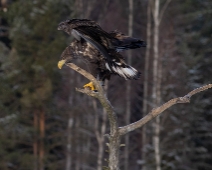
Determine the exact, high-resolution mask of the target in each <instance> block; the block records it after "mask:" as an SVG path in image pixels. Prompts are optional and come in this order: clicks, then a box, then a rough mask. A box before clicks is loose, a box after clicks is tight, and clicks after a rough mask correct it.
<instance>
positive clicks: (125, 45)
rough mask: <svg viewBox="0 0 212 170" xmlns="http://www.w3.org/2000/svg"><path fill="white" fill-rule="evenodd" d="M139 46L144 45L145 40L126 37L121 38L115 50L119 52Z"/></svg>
mask: <svg viewBox="0 0 212 170" xmlns="http://www.w3.org/2000/svg"><path fill="white" fill-rule="evenodd" d="M140 47H146V42H145V41H142V40H139V39H136V38H131V37H128V38H126V39H124V40H122V42H121V43H120V45H119V46H116V47H115V48H116V51H117V52H120V51H123V50H129V49H136V48H140Z"/></svg>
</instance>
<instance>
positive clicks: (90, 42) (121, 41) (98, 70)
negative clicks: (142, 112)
mask: <svg viewBox="0 0 212 170" xmlns="http://www.w3.org/2000/svg"><path fill="white" fill-rule="evenodd" d="M58 30H63V31H65V32H66V33H68V34H69V35H72V36H74V37H75V39H76V40H74V41H73V42H72V43H71V44H70V45H69V46H68V47H67V48H66V49H65V50H64V52H63V53H62V55H61V58H60V61H59V63H58V67H59V68H61V67H62V65H63V64H64V63H68V62H73V61H74V59H76V58H80V59H83V60H84V61H86V63H88V65H89V68H90V69H89V70H90V73H91V74H93V75H94V76H95V77H96V78H98V79H99V80H100V81H104V80H105V79H109V78H110V76H111V75H112V74H118V75H119V76H121V77H123V78H125V79H126V80H127V79H138V78H139V76H140V72H138V71H137V70H136V69H135V68H133V67H132V66H129V65H127V64H126V62H125V61H124V58H123V56H122V55H121V54H120V53H119V52H120V51H123V50H127V49H135V48H140V47H145V46H146V43H145V42H144V41H142V40H139V39H137V38H132V37H129V36H126V35H124V34H122V33H121V32H118V31H113V32H110V33H108V32H106V31H104V30H103V29H102V28H101V27H100V26H99V25H98V24H97V23H96V22H95V21H91V20H88V19H72V20H66V21H64V22H61V23H60V24H59V25H58Z"/></svg>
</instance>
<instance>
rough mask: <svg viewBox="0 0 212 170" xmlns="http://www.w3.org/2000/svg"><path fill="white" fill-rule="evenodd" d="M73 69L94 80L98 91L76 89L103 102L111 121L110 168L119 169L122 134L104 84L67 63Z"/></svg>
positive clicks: (111, 169)
mask: <svg viewBox="0 0 212 170" xmlns="http://www.w3.org/2000/svg"><path fill="white" fill-rule="evenodd" d="M66 65H67V66H68V67H70V68H71V69H73V70H75V71H77V72H78V73H80V74H82V75H83V76H84V77H86V78H87V79H89V80H90V81H91V82H93V84H94V86H95V87H96V89H97V92H94V91H91V90H88V89H78V88H77V89H76V90H77V91H79V92H81V93H84V94H87V95H89V96H92V97H95V98H97V99H99V101H100V103H101V104H102V106H103V108H105V110H106V111H107V114H108V119H109V123H110V135H109V146H108V147H109V153H110V155H109V160H108V161H109V168H110V170H118V169H119V147H120V135H119V131H118V124H117V117H116V114H115V112H114V109H113V107H112V105H111V104H110V102H109V100H108V99H107V97H106V95H105V93H104V90H103V88H102V86H101V85H100V84H99V82H98V81H97V80H96V79H95V78H94V77H93V76H92V75H91V74H89V73H88V72H86V71H85V70H83V69H81V68H80V67H78V66H76V65H75V64H73V63H68V64H66Z"/></svg>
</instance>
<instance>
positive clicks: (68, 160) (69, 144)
mask: <svg viewBox="0 0 212 170" xmlns="http://www.w3.org/2000/svg"><path fill="white" fill-rule="evenodd" d="M70 74H71V75H70V77H74V74H75V73H74V71H73V70H71V71H70ZM73 82H74V79H70V86H73ZM71 89H72V90H70V94H69V105H70V106H73V100H74V99H73V88H71ZM73 121H74V120H73V117H72V112H69V113H68V127H67V145H66V149H67V150H66V168H65V169H66V170H71V164H72V160H71V150H72V142H71V139H72V135H71V134H72V133H71V132H72V128H73Z"/></svg>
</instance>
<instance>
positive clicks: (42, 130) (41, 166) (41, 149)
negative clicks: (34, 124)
mask: <svg viewBox="0 0 212 170" xmlns="http://www.w3.org/2000/svg"><path fill="white" fill-rule="evenodd" d="M39 125H40V138H39V139H40V144H39V170H44V153H45V152H44V137H45V114H44V111H43V109H42V110H41V111H40V117H39Z"/></svg>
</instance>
